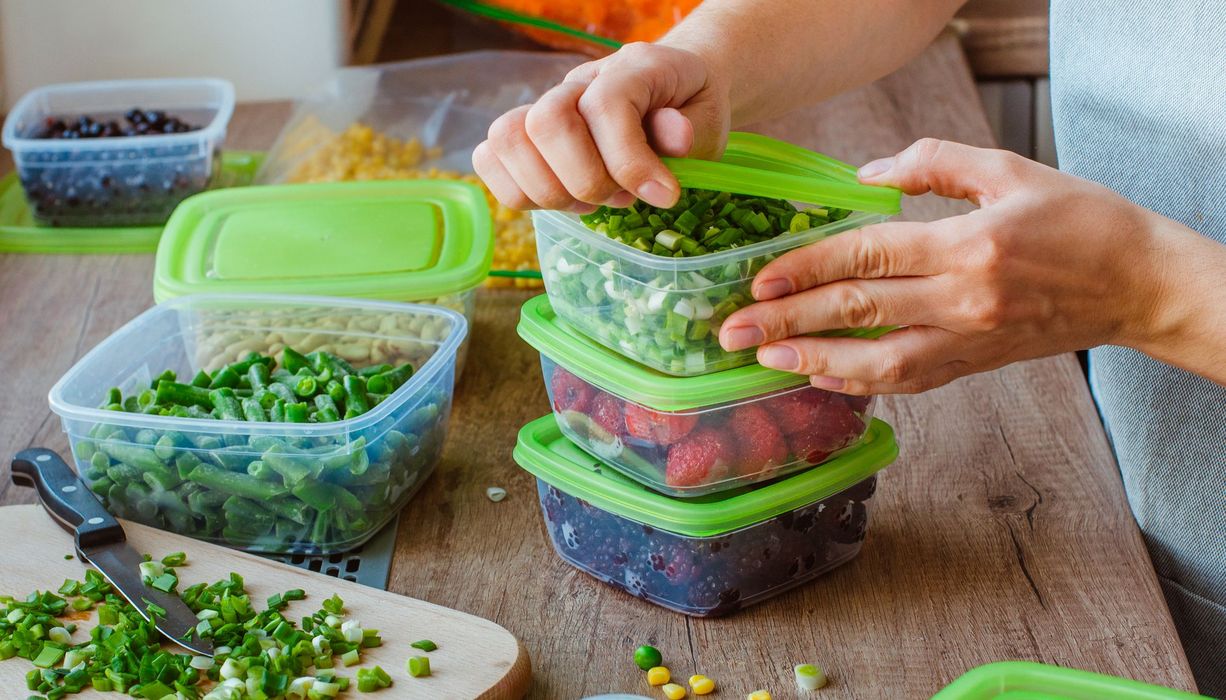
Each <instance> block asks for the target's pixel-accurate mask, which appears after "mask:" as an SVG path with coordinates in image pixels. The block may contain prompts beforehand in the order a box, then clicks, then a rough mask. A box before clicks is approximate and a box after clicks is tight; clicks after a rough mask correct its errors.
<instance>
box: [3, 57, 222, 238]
mask: <svg viewBox="0 0 1226 700" xmlns="http://www.w3.org/2000/svg"><path fill="white" fill-rule="evenodd" d="M136 107H139V108H140V109H143V110H161V111H165V112H168V113H169V114H171V115H173V116H176V117H179V118H180V119H182V120H183V121H185V122H187V123H189V124H192V125H194V126H199V127H201V128H199V129H197V130H195V131H189V132H184V133H178V134H159V135H152V136H150V135H146V136H115V137H106V138H88V139H40V138H34V136H35V134H36V133H37V132H38V130H40V129H41V128H42V127H43V125H44V122H45V120H47V119H48V118H59V119H65V121H67V120H69V119H75V118H77V117H80V116H82V115H87V116H90V117H92V118H94V119H118V120H122V117H123V114H124V112H126V111H128V110H130V109H133V108H136ZM233 111H234V86H233V85H231V84H230V83H228V82H226V81H224V80H217V79H212V78H174V79H155V80H116V81H103V82H90V83H69V84H62V85H48V86H46V87H42V88H38V89H37V90H33V91H31V92H29V93H27V94H26V95H25V96H24V97H22V98H21V100H20V101H18V102H17V104H16V106H14V107H13V111H12V112H11V113H10V114H9V115H8V118H7V119H6V120H5V122H4V130H3V142H4V145H5V146H6V147H7V148H9V149H10V150H11V151H12V152H13V161H14V162H15V164H16V166H17V173H18V176H19V177H20V179H21V185H22V188H23V189H24V190H25V193H26V198H27V199H28V200H29V203H30V209H31V212H32V214H33V216H34V219H35V220H36V221H37V222H39V223H40V224H45V225H51V226H141V225H153V224H161V223H163V222H165V221H166V219H167V217H169V216H170V212H171V211H172V210H173V209H174V208H175V206H176V205H177V204H178V203H179V202H180V201H182V200H183V199H184V198H186V197H189V196H191V195H193V194H195V193H197V192H200V191H202V190H204V189H206V188H208V187H209V185H210V183H211V182H212V181H213V179H214V176H215V175H216V174H217V172H218V170H219V167H220V158H219V155H220V146H221V142H222V141H223V140H224V139H225V136H226V126H227V124H228V123H229V121H230V115H231V113H232V112H233Z"/></svg>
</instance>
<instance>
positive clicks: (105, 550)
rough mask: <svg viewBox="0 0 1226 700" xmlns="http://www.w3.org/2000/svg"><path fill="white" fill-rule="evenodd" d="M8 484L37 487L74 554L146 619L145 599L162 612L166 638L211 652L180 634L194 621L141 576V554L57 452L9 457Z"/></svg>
mask: <svg viewBox="0 0 1226 700" xmlns="http://www.w3.org/2000/svg"><path fill="white" fill-rule="evenodd" d="M13 483H15V484H19V485H21V486H32V487H34V488H36V489H38V496H39V499H40V500H41V501H42V504H43V508H45V509H46V510H47V512H48V513H50V514H51V517H52V518H53V519H54V520H55V521H56V522H58V523H59V524H60V527H62V528H64V529H65V530H67V531H69V532H71V533H73V534H74V535H75V536H76V546H77V555H78V556H80V557H81V559H82V560H83V561H87V562H89V563H90V564H93V565H94V566H95V567H97V569H98V571H100V572H101V573H102V575H103V576H105V577H106V579H107V580H108V581H110V582H111V584H112V585H114V586H115V589H116V590H118V591H119V594H120V595H122V596H123V597H124V598H126V599H127V600H128V602H129V603H131V604H132V606H133V607H134V608H136V609H137V610H138V611H139V612H140V614H141V615H143V616H144V617H145V618H146V619H149V611H148V607H149V603H153V604H155V605H157V606H158V607H160V608H162V609H163V610H165V611H166V614H165V615H164V616H163V615H158V616H157V617H156V619H155V620H154V621H153V622H154V624H155V625H156V626H157V628H158V631H159V632H161V633H162V634H163V635H164V636H165V637H166V638H167V639H169V640H170V641H172V642H174V643H175V644H178V645H179V646H181V647H183V648H184V649H187V650H188V651H191V652H194V653H196V654H203V655H205V656H212V655H213V643H212V641H210V640H208V639H199V638H195V637H193V638H191V639H184V636H185V635H186V634H187V633H188V632H190V631H192V630H193V629H194V628H195V627H196V625H197V623H198V622H199V620H197V619H196V614H195V613H193V612H192V611H191V609H190V608H188V607H187V604H186V603H184V602H183V601H182V600H181V599H180V598H179V597H178V596H176V595H171V594H169V593H163V592H161V591H159V590H156V589H153V588H150V587H148V586H146V585H145V584H144V582H143V581H142V580H141V574H140V564H141V562H142V561H144V559H143V558H142V557H141V555H140V554H138V553H137V552H136V551H135V550H133V549H132V547H130V546H129V545H128V542H127V537H125V535H124V532H123V527H122V526H121V525H120V524H119V522H118V521H117V520H115V518H113V517H111V514H110V513H108V512H106V509H105V508H103V507H102V504H101V503H99V502H98V499H97V498H96V497H95V496H94V492H93V491H90V489H89V487H88V486H86V485H85V482H83V481H81V479H80V478H78V477H77V475H76V473H75V472H73V471H72V469H71V468H69V466H68V465H67V464H64V460H62V459H60V456H59V455H58V454H56V453H55V452H52V451H51V450H48V449H44V448H40V447H36V448H33V449H29V450H22V451H21V452H18V453H17V456H16V457H14V458H13Z"/></svg>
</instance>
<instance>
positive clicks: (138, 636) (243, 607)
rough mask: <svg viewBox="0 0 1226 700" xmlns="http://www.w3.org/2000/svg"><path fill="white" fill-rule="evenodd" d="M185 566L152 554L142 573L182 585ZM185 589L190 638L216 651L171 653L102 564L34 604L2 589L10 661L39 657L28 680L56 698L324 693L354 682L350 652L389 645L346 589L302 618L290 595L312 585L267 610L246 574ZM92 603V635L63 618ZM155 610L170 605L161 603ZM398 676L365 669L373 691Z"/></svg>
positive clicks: (308, 699)
mask: <svg viewBox="0 0 1226 700" xmlns="http://www.w3.org/2000/svg"><path fill="white" fill-rule="evenodd" d="M185 563H186V557H184V556H183V554H182V553H178V554H174V555H170V556H168V557H166V558H164V559H162V560H161V561H158V562H155V561H149V562H147V564H152V565H155V566H142V567H141V568H142V573H143V574H153V573H157V575H156V576H148V575H147V576H145V579H146V584H154V583H155V582H156V581H158V580H159V579H161V578H162V577H167V576H169V577H171V578H172V579H174V582H177V581H178V575H177V574H176V572H175V570H174V567H175V566H182V565H183V564H185ZM155 570H156V571H155ZM163 580H164V579H163ZM174 582H172V583H171V584H170V585H169V586H167V587H166V588H169V589H171V590H173V589H174V588H175V585H174ZM157 587H158V588H163V587H162V586H157ZM179 596H180V597H181V598H182V600H183V602H185V603H186V604H187V606H188V607H189V608H191V610H192V611H194V612H195V613H196V617H197V618H198V619H199V620H200V622H199V624H198V625H197V626H196V628H195V629H194V630H193V631H192V632H190V633H189V637H190V635H192V634H194V635H196V636H198V637H200V638H208V639H210V640H211V641H212V643H213V645H214V650H215V656H214V657H213V658H209V657H205V656H193V655H191V654H185V653H172V652H171V651H169V650H167V649H163V648H162V646H161V644H160V641H159V635H158V632H157V630H156V628H155V627H154V625H153V623H151V622H149V621H147V620H145V618H144V617H143V616H142V615H141V614H140V613H139V612H138V611H137V610H136V609H135V608H134V607H132V606H131V605H129V604H128V603H127V601H125V600H124V599H123V598H121V597H120V596H119V595H118V594H117V593H116V592H115V590H114V589H113V588H112V587H111V584H110V583H109V582H107V581H106V579H104V578H103V577H102V575H101V574H99V573H98V572H96V571H94V570H92V569H91V570H88V571H86V572H85V580H84V581H74V580H68V581H65V582H64V585H63V586H61V587H60V589H59V591H57V592H56V593H51V592H50V591H46V592H35V593H32V594H30V595H29V596H28V597H27V598H26V599H25V600H17V599H15V598H12V597H9V596H2V595H0V659H11V658H13V657H21V658H23V659H27V660H29V661H30V662H31V663H32V664H33V665H34V668H33V669H31V670H30V671H29V673H27V674H26V685H27V687H28V689H29V690H30V691H32V692H35V693H38V694H39V695H38V696H36V697H41V698H46V699H47V700H55V699H56V698H62V697H64V696H65V695H68V694H71V693H76V692H80V691H81V690H83V689H85V688H93V689H95V690H99V691H113V692H119V693H126V694H128V695H129V696H131V697H136V698H145V699H146V700H182V699H184V698H186V699H187V700H278V699H280V698H286V699H296V700H322V699H323V698H334V697H337V696H338V695H340V694H341V693H342V692H344V691H345V690H347V689H348V688H349V687H350V685H351V683H350V681H349V679H348V678H346V677H343V676H341V675H339V674H338V673H337V672H336V670H334V666H336V665H337V663H338V660H339V663H340V664H341V665H342V666H345V667H349V666H355V665H357V664H359V663H361V653H362V650H363V649H367V648H370V647H377V646H380V645H381V644H382V639H381V638H380V636H379V632H378V630H373V629H363V628H362V626H361V623H360V622H358V621H357V620H352V619H346V618H345V614H344V602H343V601H342V600H341V599H340V598H339V597H337V596H333V597H331V598H329V599H327V600H325V601H323V603H322V606H321V608H320V609H319V610H317V611H316V612H314V613H313V614H311V615H309V616H306V617H303V618H302V619H301V622H300V623H295V622H294V621H293V620H291V619H289V618H288V617H286V615H285V614H284V613H285V609H286V607H287V606H288V605H289V604H290V602H292V601H298V600H303V599H304V598H305V597H306V594H305V593H304V592H303V591H302V590H301V589H293V590H288V591H285V592H284V593H279V594H276V595H273V596H272V597H270V598H269V599H268V600H267V601H266V604H265V605H266V607H265V609H264V610H262V611H259V612H257V611H256V609H255V603H254V602H253V601H252V600H251V597H250V596H249V595H248V594H247V592H246V590H245V587H244V582H243V579H242V577H241V576H239V575H238V574H234V573H231V574H230V577H229V578H228V579H226V580H223V581H217V582H215V583H212V584H204V583H199V584H195V585H192V586H189V587H187V588H185V589H183V591H182V593H180V594H179ZM89 611H96V612H97V620H98V625H97V626H96V627H94V628H93V629H92V630H90V632H89V635H88V639H82V640H80V641H78V640H74V639H73V635H74V634H75V633H76V632H77V628H76V625H74V624H72V623H69V622H64V623H61V620H60V618H63V617H66V616H68V615H69V614H72V613H76V614H77V615H79V614H81V613H86V614H88V612H89ZM149 612H150V614H151V615H159V614H164V613H165V611H164V610H160V609H158V608H157V607H156V606H152V605H151V606H150V607H149ZM78 636H81V635H78ZM391 684H392V679H391V677H390V676H389V675H388V674H387V673H386V672H385V671H383V669H381V668H379V667H378V666H375V667H373V668H362V669H358V671H357V683H356V685H357V689H358V690H359V691H361V692H370V691H373V690H378V689H380V688H386V687H388V686H390V685H391Z"/></svg>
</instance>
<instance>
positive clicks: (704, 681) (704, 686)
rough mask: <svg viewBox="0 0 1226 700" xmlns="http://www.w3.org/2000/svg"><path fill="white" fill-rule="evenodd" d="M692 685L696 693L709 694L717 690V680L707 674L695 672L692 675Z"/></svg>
mask: <svg viewBox="0 0 1226 700" xmlns="http://www.w3.org/2000/svg"><path fill="white" fill-rule="evenodd" d="M690 687H691V688H693V689H694V694H695V695H707V694H709V693H714V692H715V681H713V680H711V679H710V678H707V677H706V676H703V675H698V674H695V675H693V676H690Z"/></svg>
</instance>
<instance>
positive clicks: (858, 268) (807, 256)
mask: <svg viewBox="0 0 1226 700" xmlns="http://www.w3.org/2000/svg"><path fill="white" fill-rule="evenodd" d="M939 244H940V241H939V238H938V237H937V235H936V234H935V233H934V232H933V230H932V227H931V225H929V224H922V223H912V222H897V223H885V224H877V225H875V226H867V227H865V228H862V229H857V230H855V231H847V232H846V233H840V234H837V235H834V236H831V237H830V238H826V239H824V240H821V241H818V242H816V243H814V244H812V245H808V246H805V247H803V248H798V249H796V250H793V251H791V252H790V253H787V254H786V255H783V256H781V257H779V258H778V259H776V260H774V261H772V262H771V263H770V264H769V265H767V266H766V267H764V268H762V271H761V272H759V273H758V274H757V276H755V277H754V281H753V286H752V288H751V291H752V293H753V296H754V298H755V299H757V300H759V301H767V300H770V299H777V298H779V297H781V296H784V295H787V294H794V293H796V292H799V291H802V290H805V289H811V288H813V287H816V286H818V285H822V284H827V283H829V282H834V281H837V280H843V279H877V278H882V277H898V276H915V275H926V274H933V273H935V272H937V271H939V270H938V256H937V255H936V253H935V251H934V248H936V247H937V246H938V245H939Z"/></svg>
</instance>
